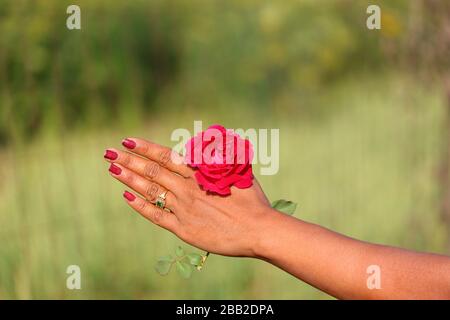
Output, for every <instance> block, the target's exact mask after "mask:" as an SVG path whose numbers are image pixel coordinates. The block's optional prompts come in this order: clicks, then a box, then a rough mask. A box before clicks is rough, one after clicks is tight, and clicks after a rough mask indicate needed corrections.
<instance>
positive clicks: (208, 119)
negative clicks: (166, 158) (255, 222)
mask: <svg viewBox="0 0 450 320" xmlns="http://www.w3.org/2000/svg"><path fill="white" fill-rule="evenodd" d="M69 4H77V5H79V6H80V7H81V26H82V29H81V30H68V29H67V28H66V19H67V17H68V15H67V14H66V8H67V6H68V5H69ZM369 4H378V5H379V6H380V7H381V10H382V25H381V30H368V29H367V27H366V19H367V17H368V16H369V15H368V14H367V13H366V8H367V6H368V5H369ZM448 5H449V2H448V1H445V0H442V1H439V0H433V1H422V0H412V1H407V0H398V1H387V0H386V1H359V0H358V1H356V0H355V1H350V0H333V1H331V0H330V1H309V0H304V1H298V0H289V1H288V0H283V1H263V0H240V1H237V0H226V1H225V0H221V1H218V0H213V1H207V0H193V1H183V0H148V1H142V0H134V1H110V0H108V1H106V0H98V1H94V0H90V1H83V0H80V1H65V0H36V1H33V0H0V35H1V36H0V160H1V163H2V165H1V166H0V299H16V298H20V299H30V298H42V299H52V298H67V299H78V298H112V299H116V298H146V299H155V298H156V299H159V298H182V299H186V298H191V299H197V298H211V299H215V298H234V299H241V298H251V299H259V298H262V299H280V298H290V299H328V298H330V297H329V296H327V295H326V294H324V293H321V292H320V291H318V290H316V289H314V288H312V287H310V286H308V285H306V284H304V283H302V282H300V281H298V280H296V279H295V278H293V277H292V276H290V275H288V274H286V273H284V272H282V271H281V270H278V269H277V268H274V267H273V266H271V265H269V264H267V263H265V262H261V261H256V260H255V261H254V260H250V259H237V258H227V257H220V256H215V255H213V256H211V257H210V258H209V259H208V262H207V264H206V267H205V268H204V269H203V270H202V271H201V272H200V273H196V274H195V275H194V276H193V277H192V278H191V279H189V280H181V278H179V277H178V275H177V274H175V273H173V274H170V275H168V276H166V277H161V276H159V275H158V274H157V273H156V272H155V271H154V263H155V261H156V259H157V257H159V256H161V255H165V254H167V253H170V252H172V251H173V250H174V248H175V247H176V245H177V244H180V243H181V241H180V240H178V239H176V237H175V236H173V235H171V234H169V233H167V232H166V231H164V230H161V229H158V228H156V227H154V226H152V225H151V224H150V223H148V222H147V221H145V220H144V219H142V218H141V217H140V216H138V215H137V214H135V213H134V212H132V211H131V209H130V208H129V207H128V206H127V205H126V204H125V202H124V201H123V199H122V196H121V192H122V191H123V189H124V187H123V186H121V185H120V184H119V183H118V182H116V181H112V179H111V178H110V177H109V174H108V172H107V167H108V166H107V164H106V163H105V162H104V160H103V152H104V150H105V148H107V147H110V146H114V147H118V146H120V141H121V139H122V138H124V137H127V136H142V137H145V138H148V139H151V140H154V141H157V142H160V143H163V144H166V145H173V143H172V142H171V141H170V134H171V132H172V131H173V130H174V129H176V128H187V129H189V130H191V132H192V130H193V121H194V120H202V121H203V123H204V125H205V126H206V125H209V124H213V123H221V124H223V125H225V126H227V127H230V128H257V129H258V128H279V129H280V171H279V173H278V174H277V175H274V176H258V178H259V179H260V181H261V183H262V185H263V188H264V190H265V191H266V193H267V195H268V197H269V198H270V199H272V200H274V199H278V198H287V199H291V200H294V201H296V202H298V203H299V209H298V211H297V213H296V216H297V217H299V218H301V219H305V220H307V221H311V222H315V223H318V224H321V225H323V226H326V227H328V228H331V229H333V230H336V231H338V232H341V233H344V234H347V235H349V236H353V237H356V238H359V239H363V240H366V241H372V242H377V243H383V244H390V245H396V246H402V247H405V248H409V249H413V250H423V251H431V252H436V253H444V254H449V253H450V245H449V239H448V237H449V234H450V231H449V230H450V227H449V226H450V214H449V213H448V211H449V210H450V209H449V208H450V206H448V202H449V196H448V189H449V188H448V183H449V182H448V180H449V179H448V172H449V168H448V163H449V161H448V157H449V154H450V153H449V152H448V150H449V147H450V143H449V137H450V134H449V132H450V130H449V126H450V125H449V121H448V119H450V117H449V114H450V112H449V107H448V105H449V103H450V89H449V88H450V81H448V80H449V76H448V73H449V65H448V64H449V60H448V56H449V55H447V54H448V53H449V51H448V44H449V42H450V41H449V39H448V37H449V35H448V33H445V32H444V31H442V30H448V29H445V28H444V26H447V27H448V26H449V21H450V18H449V16H448V13H450V8H449V6H448ZM447 9H449V10H447ZM446 12H447V13H446ZM446 83H447V84H449V85H446ZM258 171H259V170H258V168H256V170H255V172H258ZM183 246H184V247H185V248H187V247H188V246H187V245H184V244H183ZM299 254H301V252H299ZM71 264H76V265H79V266H80V267H81V272H82V290H73V291H71V290H68V289H67V288H66V278H67V276H68V275H67V274H66V268H67V266H69V265H71Z"/></svg>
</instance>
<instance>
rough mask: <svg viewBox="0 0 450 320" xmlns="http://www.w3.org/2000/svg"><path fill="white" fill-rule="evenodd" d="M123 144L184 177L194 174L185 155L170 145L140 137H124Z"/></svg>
mask: <svg viewBox="0 0 450 320" xmlns="http://www.w3.org/2000/svg"><path fill="white" fill-rule="evenodd" d="M122 145H123V146H124V147H125V148H127V149H128V150H130V151H132V152H134V153H137V154H140V155H141V156H144V157H146V158H148V159H150V160H153V161H155V162H157V163H159V165H160V166H162V167H165V168H167V169H169V170H170V171H173V172H175V173H178V174H180V175H182V176H183V177H186V178H187V177H191V176H192V175H193V172H194V171H193V170H192V168H190V167H188V166H187V165H186V164H185V163H184V157H183V156H181V155H180V154H178V153H176V152H174V151H172V150H171V149H170V148H168V147H164V146H161V145H159V144H157V143H153V142H150V141H146V140H142V139H138V138H127V139H124V140H123V141H122Z"/></svg>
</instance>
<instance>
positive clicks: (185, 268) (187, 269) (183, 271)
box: [177, 261, 192, 279]
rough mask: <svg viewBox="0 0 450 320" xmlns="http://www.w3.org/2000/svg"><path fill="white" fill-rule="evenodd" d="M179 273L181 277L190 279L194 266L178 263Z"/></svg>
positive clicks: (182, 262)
mask: <svg viewBox="0 0 450 320" xmlns="http://www.w3.org/2000/svg"><path fill="white" fill-rule="evenodd" d="M177 271H178V274H179V275H180V276H181V277H183V278H185V279H189V278H190V277H191V274H192V266H191V265H190V264H188V263H186V262H184V261H177Z"/></svg>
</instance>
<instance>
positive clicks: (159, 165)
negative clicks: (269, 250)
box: [105, 138, 273, 257]
mask: <svg viewBox="0 0 450 320" xmlns="http://www.w3.org/2000/svg"><path fill="white" fill-rule="evenodd" d="M123 144H124V146H126V147H127V148H128V150H129V151H132V153H131V152H128V151H120V150H116V149H108V150H107V151H106V153H105V158H106V159H107V160H108V161H110V162H112V164H111V167H110V172H111V175H112V176H113V177H114V178H116V179H117V180H119V181H121V182H122V183H124V184H125V185H127V186H128V187H130V188H131V189H133V190H134V191H136V192H137V193H138V194H140V195H141V196H142V197H136V196H135V195H134V194H131V193H128V192H125V193H124V196H125V198H126V199H127V202H128V204H129V205H130V206H131V207H132V208H133V209H135V210H136V211H137V212H139V213H140V214H141V215H142V216H144V217H145V218H147V219H148V220H150V221H151V222H153V223H154V224H156V225H159V226H161V227H163V228H165V229H167V230H169V231H171V232H173V233H174V234H175V235H177V236H178V237H179V238H180V239H182V240H184V241H185V242H187V243H189V244H191V245H193V246H195V247H198V248H200V249H202V250H205V251H208V252H211V253H217V254H221V255H227V256H247V257H254V256H255V255H256V253H255V248H256V247H257V245H258V242H259V241H260V237H261V235H262V233H261V231H262V230H261V228H263V227H262V225H263V223H262V222H263V221H264V220H265V217H267V216H269V215H270V213H272V212H273V210H271V208H270V203H269V201H268V199H267V197H266V196H265V195H264V192H263V191H262V189H261V187H260V185H259V184H258V182H257V181H256V179H255V180H254V183H253V186H252V187H250V188H247V189H238V188H234V187H232V193H231V195H230V196H227V197H221V196H218V195H211V194H207V193H206V192H205V191H203V190H201V188H200V187H199V185H198V184H197V182H196V181H195V178H194V172H195V171H194V170H193V169H191V168H190V167H188V166H187V165H185V164H183V163H182V161H180V160H181V156H180V155H178V154H174V153H173V152H172V151H171V150H170V149H169V148H167V147H163V146H160V145H158V144H155V143H152V142H148V141H145V140H141V139H136V138H132V139H126V140H124V143H123ZM180 163H181V164H180ZM164 191H167V195H166V205H165V207H166V208H168V209H170V212H169V211H166V210H163V209H160V208H158V207H157V206H155V205H154V203H155V200H156V198H157V197H158V195H160V194H162V193H163V192H164ZM265 229H267V228H265Z"/></svg>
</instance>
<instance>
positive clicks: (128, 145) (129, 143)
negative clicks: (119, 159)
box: [122, 139, 136, 149]
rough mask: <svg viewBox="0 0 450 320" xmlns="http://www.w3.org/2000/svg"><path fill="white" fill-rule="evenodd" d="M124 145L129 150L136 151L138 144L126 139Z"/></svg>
mask: <svg viewBox="0 0 450 320" xmlns="http://www.w3.org/2000/svg"><path fill="white" fill-rule="evenodd" d="M122 145H123V146H124V147H125V148H128V149H134V148H136V142H134V141H133V140H130V139H124V140H123V141H122Z"/></svg>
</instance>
